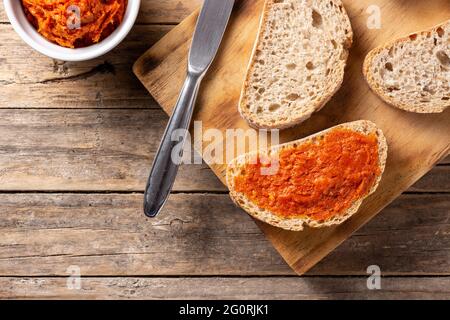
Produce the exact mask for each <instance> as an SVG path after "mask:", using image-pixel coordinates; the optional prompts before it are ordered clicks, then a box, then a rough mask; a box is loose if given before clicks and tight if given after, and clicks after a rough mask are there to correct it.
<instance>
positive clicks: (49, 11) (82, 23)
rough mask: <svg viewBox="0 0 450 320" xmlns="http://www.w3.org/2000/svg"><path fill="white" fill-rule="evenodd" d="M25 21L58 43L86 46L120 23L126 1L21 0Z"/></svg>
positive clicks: (108, 32) (99, 39) (101, 37)
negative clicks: (26, 19)
mask: <svg viewBox="0 0 450 320" xmlns="http://www.w3.org/2000/svg"><path fill="white" fill-rule="evenodd" d="M22 4H23V7H24V9H25V14H26V16H27V18H28V20H29V21H30V22H31V23H32V24H33V26H34V27H35V28H36V29H37V30H38V32H39V33H40V34H41V35H42V36H44V37H45V38H47V39H48V40H49V41H51V42H54V43H56V44H58V45H60V46H63V47H68V48H80V47H86V46H89V45H92V44H95V43H97V42H100V41H101V40H103V39H104V38H106V37H108V36H109V35H110V34H111V33H112V32H113V31H114V30H115V29H116V28H117V27H118V26H119V25H120V24H121V23H122V20H123V17H124V14H125V9H126V6H127V0H22Z"/></svg>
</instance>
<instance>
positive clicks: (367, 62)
mask: <svg viewBox="0 0 450 320" xmlns="http://www.w3.org/2000/svg"><path fill="white" fill-rule="evenodd" d="M448 24H450V20H447V21H445V22H443V23H440V24H438V25H436V26H434V27H432V28H431V29H427V30H422V31H418V32H414V33H411V34H409V35H407V36H405V37H401V38H398V39H395V40H392V41H389V42H387V43H385V44H384V45H382V46H379V47H377V48H375V49H373V50H371V51H370V52H369V53H368V54H367V56H366V58H365V59H364V64H363V74H364V77H365V79H366V81H367V83H368V84H369V86H370V88H371V89H372V91H373V92H374V93H375V94H377V95H378V96H379V97H380V98H381V99H382V100H384V101H385V102H386V103H388V104H389V105H391V106H393V107H396V108H398V109H401V110H404V111H408V112H415V113H442V112H444V111H445V110H446V107H442V106H436V107H433V108H430V107H429V106H422V107H414V106H411V105H408V104H405V103H402V102H401V101H399V100H396V99H394V98H392V97H390V96H389V95H387V94H386V92H385V90H383V88H382V87H381V85H380V84H379V83H378V82H377V81H376V80H375V77H374V74H373V73H372V72H371V69H372V66H373V60H374V58H375V57H377V56H378V55H379V54H380V53H381V52H382V51H384V50H386V49H390V48H392V47H394V46H395V45H397V44H399V43H405V42H411V41H413V40H411V37H415V36H417V35H421V36H427V35H429V34H430V33H431V34H433V33H436V32H437V30H438V29H439V28H442V27H444V26H446V25H448ZM449 104H450V103H449Z"/></svg>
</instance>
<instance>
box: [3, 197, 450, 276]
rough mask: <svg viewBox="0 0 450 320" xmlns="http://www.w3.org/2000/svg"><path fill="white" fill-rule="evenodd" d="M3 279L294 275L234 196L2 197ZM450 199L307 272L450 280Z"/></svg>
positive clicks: (390, 217)
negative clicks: (161, 199) (145, 209)
mask: <svg viewBox="0 0 450 320" xmlns="http://www.w3.org/2000/svg"><path fill="white" fill-rule="evenodd" d="M0 204H1V206H0V209H1V210H0V212H1V214H0V234H1V237H0V248H1V250H0V276H46V275H51V276H55V275H59V276H64V275H65V273H66V270H67V268H68V267H69V266H71V265H77V266H79V267H80V268H81V269H82V273H83V275H86V276H87V275H90V276H137V275H152V276H167V275H185V276H188V275H239V276H245V275H247V276H248V275H293V272H292V271H291V270H290V268H289V267H288V266H287V265H286V264H285V263H284V262H283V260H282V258H281V257H280V256H279V255H278V254H277V252H276V251H275V250H274V249H273V248H272V246H270V244H269V242H268V241H267V240H266V239H265V237H264V236H263V235H262V234H261V232H260V231H259V229H258V228H257V226H256V225H255V224H254V222H253V221H252V220H251V219H250V217H248V216H247V215H246V214H244V213H243V212H242V211H241V210H240V209H238V208H236V207H235V206H234V205H233V203H232V202H231V200H230V199H229V197H228V195H211V194H194V195H192V194H176V195H172V196H171V197H170V199H169V202H168V204H167V206H166V207H165V209H164V212H162V213H161V215H160V216H158V217H157V218H156V219H146V218H144V216H143V213H142V194H0ZM449 205H450V195H434V196H433V197H432V198H430V197H428V196H427V195H405V196H402V197H401V198H400V199H399V200H397V201H396V202H394V203H393V204H392V205H391V206H390V207H389V208H387V209H386V210H384V211H383V213H382V214H380V215H379V216H377V217H376V218H375V219H374V220H373V221H372V222H371V223H369V224H368V225H366V226H365V227H364V228H362V229H361V230H359V231H358V232H357V233H356V234H355V235H354V236H353V237H351V238H350V239H349V240H348V241H346V242H345V243H344V244H343V245H342V246H340V247H339V248H338V249H337V250H336V251H335V252H333V253H332V254H331V255H330V256H329V257H327V258H326V259H325V260H324V261H322V262H321V263H320V264H318V265H317V266H316V267H315V268H314V269H312V270H311V271H310V272H309V273H308V275H365V274H366V269H367V267H368V266H370V265H379V266H380V267H381V270H382V271H383V274H384V275H405V274H408V275H450V272H449V270H450V222H449V221H450V219H449V218H450V215H449V214H450V213H449V211H448V207H449Z"/></svg>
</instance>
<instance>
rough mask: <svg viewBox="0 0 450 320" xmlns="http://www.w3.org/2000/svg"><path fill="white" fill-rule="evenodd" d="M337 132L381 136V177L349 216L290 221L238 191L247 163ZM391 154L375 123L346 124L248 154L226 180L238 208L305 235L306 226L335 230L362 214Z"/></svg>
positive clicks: (235, 163)
mask: <svg viewBox="0 0 450 320" xmlns="http://www.w3.org/2000/svg"><path fill="white" fill-rule="evenodd" d="M337 128H345V129H350V130H352V131H354V132H358V133H362V134H364V135H370V134H373V133H375V134H376V136H377V142H378V156H379V159H378V164H379V169H380V174H379V176H377V178H376V180H375V182H374V184H373V186H372V187H371V189H370V191H369V193H368V194H367V195H365V196H364V197H363V198H361V199H358V200H357V201H354V202H353V204H352V205H351V207H350V208H349V209H347V210H346V212H340V213H339V214H338V215H336V216H334V217H331V218H330V219H328V220H325V221H317V220H314V219H312V218H310V217H307V216H301V213H299V214H300V215H299V216H298V217H295V218H286V217H283V216H281V215H278V214H275V213H273V212H271V211H268V210H265V209H262V208H260V207H258V206H257V205H256V204H255V203H253V202H252V201H250V200H249V199H248V198H247V197H246V196H245V195H244V194H242V193H239V192H237V191H236V189H235V178H236V177H237V176H239V175H240V174H241V173H242V170H243V169H244V167H245V165H246V164H247V163H249V162H250V161H254V160H255V159H256V158H258V157H268V156H270V155H271V154H272V155H273V154H274V153H279V152H280V151H281V150H283V149H286V148H290V147H292V146H298V145H301V144H304V143H308V142H315V141H318V140H319V139H320V138H321V137H323V136H325V135H326V134H327V133H329V132H330V131H331V130H334V129H337ZM387 150H388V146H387V142H386V138H385V137H384V135H383V132H382V131H381V130H380V129H378V128H377V127H376V125H375V124H374V123H372V122H370V121H364V120H362V121H355V122H350V123H346V124H342V125H339V126H336V127H333V128H331V129H328V130H326V131H322V132H320V133H317V134H315V135H312V136H310V137H307V138H305V139H302V140H298V141H293V142H289V143H286V144H282V145H278V146H274V147H272V148H270V149H268V150H265V151H259V152H252V153H248V154H244V155H242V156H239V157H237V158H236V159H234V160H233V161H232V162H231V163H230V164H229V165H228V168H227V175H226V178H227V184H228V188H229V189H230V196H231V198H232V199H233V201H234V202H235V203H236V204H237V205H238V206H240V207H241V208H243V209H244V210H245V211H247V212H248V213H249V214H250V215H251V216H253V217H254V218H256V219H259V220H261V221H264V222H266V223H268V224H271V225H273V226H276V227H279V228H283V229H286V230H292V231H301V230H303V226H304V225H307V226H309V227H313V228H319V227H328V226H332V225H337V224H341V223H342V222H344V221H345V220H347V219H348V218H350V217H351V216H352V215H354V214H355V213H356V212H357V211H358V209H359V207H360V206H361V203H362V202H363V200H364V199H365V198H366V197H368V196H369V195H370V194H372V193H373V192H375V190H376V189H377V187H378V184H379V182H380V180H381V176H382V174H383V172H384V168H385V164H386V159H387Z"/></svg>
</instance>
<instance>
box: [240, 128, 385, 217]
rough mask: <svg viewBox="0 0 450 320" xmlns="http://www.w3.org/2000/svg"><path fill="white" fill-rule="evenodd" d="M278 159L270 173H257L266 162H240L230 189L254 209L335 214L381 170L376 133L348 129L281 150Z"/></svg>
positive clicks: (301, 214)
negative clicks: (242, 163) (241, 167)
mask: <svg viewBox="0 0 450 320" xmlns="http://www.w3.org/2000/svg"><path fill="white" fill-rule="evenodd" d="M278 161H279V169H278V172H277V173H276V174H275V175H263V174H262V170H261V168H263V167H264V166H268V165H269V164H267V161H264V164H263V163H262V161H261V159H258V161H256V163H254V164H246V165H245V167H244V169H243V170H242V172H241V174H240V175H239V176H237V177H236V178H235V188H236V191H237V192H240V193H243V194H244V195H245V196H246V197H247V198H248V199H249V200H251V201H252V202H254V203H255V204H257V205H258V206H259V207H260V208H262V209H266V210H270V211H271V212H273V213H274V214H277V215H280V216H282V217H286V218H294V217H304V216H308V217H310V218H311V219H314V220H316V221H324V220H327V219H329V218H332V217H335V216H336V215H338V214H340V213H343V212H345V211H346V210H347V209H349V208H350V207H351V206H352V204H353V203H354V201H355V200H357V199H359V198H361V197H364V196H366V195H367V194H368V193H369V192H370V190H371V188H372V187H373V185H374V184H375V182H376V180H377V177H378V176H379V175H380V174H381V169H380V167H379V158H378V140H377V136H376V134H375V133H374V134H371V135H364V134H360V133H357V132H354V131H352V130H349V129H335V130H333V131H330V132H329V133H328V134H326V135H325V136H324V137H323V138H322V139H320V140H318V141H315V142H308V143H305V144H301V145H298V146H295V147H294V146H293V147H289V148H286V149H283V150H282V151H281V152H280V154H279V159H278ZM266 171H267V170H266Z"/></svg>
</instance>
